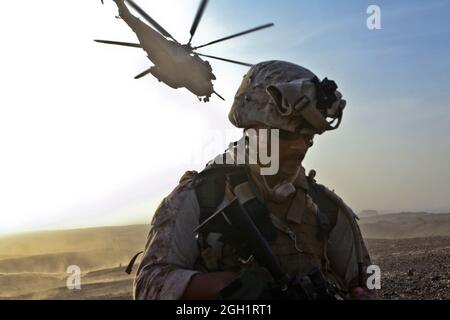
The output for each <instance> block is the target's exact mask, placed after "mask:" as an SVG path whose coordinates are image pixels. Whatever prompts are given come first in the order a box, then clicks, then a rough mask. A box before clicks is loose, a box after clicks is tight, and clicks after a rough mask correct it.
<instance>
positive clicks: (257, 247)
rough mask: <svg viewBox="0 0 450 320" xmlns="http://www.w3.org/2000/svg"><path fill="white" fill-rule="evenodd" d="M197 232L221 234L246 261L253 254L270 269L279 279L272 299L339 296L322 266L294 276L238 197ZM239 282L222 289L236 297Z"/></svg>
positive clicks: (274, 285) (203, 224) (260, 263)
mask: <svg viewBox="0 0 450 320" xmlns="http://www.w3.org/2000/svg"><path fill="white" fill-rule="evenodd" d="M195 232H196V233H197V234H200V233H201V234H203V235H207V234H209V233H218V234H221V235H222V238H221V241H222V242H223V243H225V244H228V245H230V246H231V247H232V248H234V249H235V250H236V252H237V254H238V255H239V257H241V258H243V259H245V260H248V259H250V258H251V257H253V258H254V259H255V260H256V262H257V263H258V264H259V265H260V266H262V267H264V268H266V269H267V270H268V271H269V273H270V275H271V276H272V278H273V279H274V281H275V283H274V284H272V285H271V286H270V289H269V291H270V293H271V294H270V296H271V298H272V299H274V298H275V299H309V300H316V299H336V293H337V290H336V288H335V286H334V285H333V284H331V283H330V282H329V281H328V280H327V279H326V278H325V276H324V275H323V273H322V272H321V271H320V270H319V269H314V270H312V271H311V272H310V273H309V274H308V275H306V276H303V277H292V276H290V275H288V274H287V273H285V272H284V271H283V270H282V268H281V266H280V264H279V262H278V260H277V258H276V257H275V256H274V254H273V252H272V250H271V249H270V246H269V244H268V243H267V241H266V240H265V239H264V237H263V236H262V234H261V232H260V231H259V230H258V228H257V227H256V226H255V224H254V222H253V220H252V219H251V218H250V216H249V215H248V213H247V212H246V209H245V208H244V207H243V206H242V205H241V204H240V202H239V200H238V198H234V199H233V200H232V201H231V202H230V203H229V204H227V205H226V206H225V207H223V208H220V209H219V210H217V211H216V212H215V213H214V214H212V215H211V216H210V217H209V218H207V219H206V220H205V221H203V222H202V223H201V224H200V225H199V226H198V227H197V228H196V229H195ZM237 282H239V278H238V279H237V280H235V281H233V282H232V283H231V284H230V285H229V286H228V287H226V288H225V289H224V290H222V291H223V292H222V293H223V294H222V296H224V295H225V296H232V294H233V292H232V291H233V290H235V289H236V290H237V289H238V288H240V287H242V283H237ZM253 284H254V285H255V288H257V287H258V288H259V289H261V284H258V285H259V286H258V285H256V282H254V283H253Z"/></svg>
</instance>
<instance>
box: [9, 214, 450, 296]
mask: <svg viewBox="0 0 450 320" xmlns="http://www.w3.org/2000/svg"><path fill="white" fill-rule="evenodd" d="M360 225H361V229H362V231H363V234H364V235H365V237H366V241H367V245H368V248H369V251H370V252H371V255H372V258H373V262H374V264H377V265H379V266H380V268H381V273H382V277H381V290H379V291H378V295H379V297H380V298H382V299H450V278H449V275H450V273H449V272H450V270H449V266H450V214H442V215H435V214H428V213H401V214H392V215H379V216H378V215H376V216H370V217H364V218H362V219H361V221H360ZM147 230H148V226H145V225H135V226H124V227H104V228H92V229H79V230H68V231H51V232H41V233H28V234H22V235H16V236H9V237H0V299H131V298H132V290H131V289H132V281H133V277H132V276H129V275H127V274H126V273H125V272H124V269H125V266H126V265H127V263H128V261H129V259H130V258H131V257H132V256H133V254H134V253H135V252H137V251H140V250H141V249H142V246H143V245H144V243H145V238H146V234H147ZM69 265H77V266H79V267H80V269H81V272H82V274H81V290H69V289H67V287H66V281H67V278H68V276H69V274H67V273H66V270H67V267H68V266H69Z"/></svg>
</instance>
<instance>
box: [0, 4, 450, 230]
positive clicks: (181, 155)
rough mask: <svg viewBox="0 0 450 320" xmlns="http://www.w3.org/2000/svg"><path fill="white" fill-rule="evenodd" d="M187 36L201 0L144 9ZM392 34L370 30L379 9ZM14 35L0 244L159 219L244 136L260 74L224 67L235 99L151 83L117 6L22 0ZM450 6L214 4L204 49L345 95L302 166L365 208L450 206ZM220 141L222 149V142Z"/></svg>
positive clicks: (1, 130) (3, 112) (220, 83)
mask: <svg viewBox="0 0 450 320" xmlns="http://www.w3.org/2000/svg"><path fill="white" fill-rule="evenodd" d="M137 2H138V3H139V4H140V5H141V6H142V7H143V8H144V9H145V10H146V11H147V12H148V13H149V14H150V15H151V16H152V17H153V18H154V19H156V20H157V21H158V22H159V23H160V24H161V25H163V26H164V27H165V28H166V29H167V30H168V31H169V32H170V33H171V34H172V35H173V36H174V37H175V38H176V39H177V40H178V41H180V42H182V43H185V42H187V40H188V39H189V29H190V26H191V24H192V21H193V18H194V15H195V12H196V10H197V7H198V5H199V1H197V0H195V1H194V0H177V1H176V0H153V1H148V0H139V1H137ZM371 4H375V5H378V6H379V7H380V10H381V29H379V30H369V29H368V28H367V25H366V20H367V18H368V16H369V15H368V14H367V12H366V10H367V8H368V6H369V5H371ZM2 8H3V12H4V13H3V15H2V19H1V20H0V35H1V39H2V41H3V45H2V50H1V56H0V57H1V59H0V70H1V72H0V86H1V89H0V92H1V94H0V234H7V233H15V232H24V231H30V230H40V229H58V228H78V227H90V226H100V225H121V224H134V223H147V222H148V221H150V219H151V216H152V214H153V211H154V209H155V208H156V206H157V205H158V203H159V202H160V201H161V199H162V197H164V196H165V195H167V194H168V193H169V192H170V191H171V190H172V189H173V188H174V187H175V185H176V184H177V181H178V180H179V178H180V177H181V175H182V174H183V172H184V171H186V170H192V169H194V170H197V171H200V170H201V169H202V168H203V166H204V164H205V163H206V162H207V161H208V160H209V159H211V158H212V157H214V156H215V155H216V154H218V153H220V152H222V151H223V150H224V149H225V148H226V146H227V144H228V142H230V141H232V140H235V139H237V138H239V137H240V135H241V131H240V130H239V129H236V128H233V126H232V125H231V124H230V123H229V122H228V118H227V114H228V111H229V108H230V106H231V103H232V101H233V96H234V93H235V91H236V89H237V88H238V86H239V84H240V81H241V79H242V76H243V75H244V74H245V73H246V71H247V68H245V67H242V66H238V65H233V64H228V63H225V62H220V61H214V60H210V62H211V65H212V67H213V69H214V73H215V75H216V76H217V80H216V81H215V82H214V86H215V89H216V91H217V92H219V93H220V94H221V95H222V96H224V97H225V99H226V101H225V102H223V101H221V100H219V99H217V98H215V97H213V98H212V101H211V102H209V103H203V102H199V101H198V100H197V98H196V97H195V96H194V95H192V94H191V93H190V92H188V91H187V90H185V89H178V90H174V89H171V88H169V87H167V86H165V85H164V84H162V83H159V82H158V81H157V80H156V79H155V78H153V77H152V76H147V77H145V78H143V79H141V80H134V79H133V77H134V76H135V75H137V74H138V73H140V72H141V71H143V70H145V69H146V68H148V67H149V66H151V64H150V62H149V61H148V60H147V59H146V56H145V54H144V52H143V51H142V50H139V49H134V48H124V47H117V46H108V45H102V44H98V43H95V42H93V41H92V40H93V39H98V38H99V39H110V40H118V41H130V42H132V41H135V39H136V38H135V36H134V34H133V33H132V31H131V30H130V29H128V27H127V26H126V25H125V23H124V22H123V21H121V20H119V19H115V17H114V16H115V15H116V14H117V8H116V7H115V5H114V3H113V2H112V1H109V0H105V5H104V6H102V5H101V2H100V0H99V1H87V0H82V1H56V0H47V1H44V2H42V1H27V2H23V1H9V2H5V3H4V4H3V6H2ZM449 12H450V1H438V0H430V1H414V0H395V1H392V0H391V1H370V2H369V1H364V0H359V1H356V0H355V1H345V2H344V1H339V2H338V1H331V0H330V1H329V0H316V1H306V0H304V1H300V0H297V1H293V0H283V1H274V0H273V1H272V0H268V1H237V0H211V1H210V3H209V4H208V7H207V9H206V12H205V15H204V18H203V20H202V21H201V23H200V26H199V28H198V31H197V34H196V35H195V37H194V40H193V44H194V45H200V44H203V43H206V42H209V41H211V40H214V39H217V38H220V37H223V36H226V35H229V34H232V33H236V32H239V31H242V30H245V29H249V28H251V27H254V26H257V25H260V24H264V23H267V22H274V23H275V27H273V28H270V29H266V30H263V31H259V32H256V33H253V34H250V35H247V36H244V37H240V38H236V39H233V40H229V41H226V42H223V43H218V44H216V45H213V46H209V47H207V48H203V49H202V50H199V51H201V52H202V53H206V54H212V55H217V56H221V57H225V58H229V59H235V60H240V61H245V62H250V63H257V62H260V61H264V60H272V59H278V60H286V61H291V62H294V63H297V64H300V65H302V66H304V67H307V68H309V69H311V70H313V71H314V72H315V73H316V74H317V75H318V76H319V77H320V78H323V77H329V78H331V79H333V80H335V81H336V82H337V83H338V85H339V90H340V91H341V92H342V93H343V95H344V97H345V99H346V100H347V107H346V110H345V114H344V120H343V123H342V125H341V127H340V128H339V130H337V131H333V132H330V133H326V134H324V135H322V136H319V137H317V138H316V140H315V144H314V147H313V148H312V149H311V150H310V152H309V154H308V155H307V158H306V160H305V162H304V166H305V168H306V169H307V170H309V169H315V170H316V171H317V180H318V181H319V182H320V183H323V184H325V185H327V186H328V187H329V188H331V189H334V190H335V191H336V192H337V193H338V194H339V195H340V196H341V197H342V198H343V199H344V200H345V201H346V202H347V203H348V205H350V206H351V207H352V208H353V209H354V210H355V211H356V212H358V211H361V210H364V209H375V210H379V211H383V212H398V211H432V212H449V211H450V166H449V163H450V133H449V132H450V131H449V128H450V90H449V89H450V59H449V57H450V41H449V40H450V19H448V15H449ZM214 138H216V139H214Z"/></svg>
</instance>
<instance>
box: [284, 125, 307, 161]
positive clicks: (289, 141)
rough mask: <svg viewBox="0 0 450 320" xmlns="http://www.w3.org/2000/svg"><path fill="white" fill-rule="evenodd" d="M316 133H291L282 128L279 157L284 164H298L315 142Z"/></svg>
mask: <svg viewBox="0 0 450 320" xmlns="http://www.w3.org/2000/svg"><path fill="white" fill-rule="evenodd" d="M313 138H314V135H310V134H298V133H290V132H287V131H282V130H280V134H279V146H280V151H279V157H280V164H282V165H287V166H289V165H298V164H299V163H301V162H302V161H303V159H304V158H305V155H306V152H307V151H308V149H309V148H310V147H311V146H312V144H313Z"/></svg>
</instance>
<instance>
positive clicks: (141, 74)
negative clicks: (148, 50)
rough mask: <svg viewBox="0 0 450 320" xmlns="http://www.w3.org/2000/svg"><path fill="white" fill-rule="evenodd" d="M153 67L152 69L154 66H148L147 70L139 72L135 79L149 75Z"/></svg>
mask: <svg viewBox="0 0 450 320" xmlns="http://www.w3.org/2000/svg"><path fill="white" fill-rule="evenodd" d="M151 69H152V68H148V69H147V70H145V71H143V72H141V73H139V74H138V75H137V76H136V77H134V78H135V79H140V78H142V77H144V76H146V75H148V74H149V73H150V70H151Z"/></svg>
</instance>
